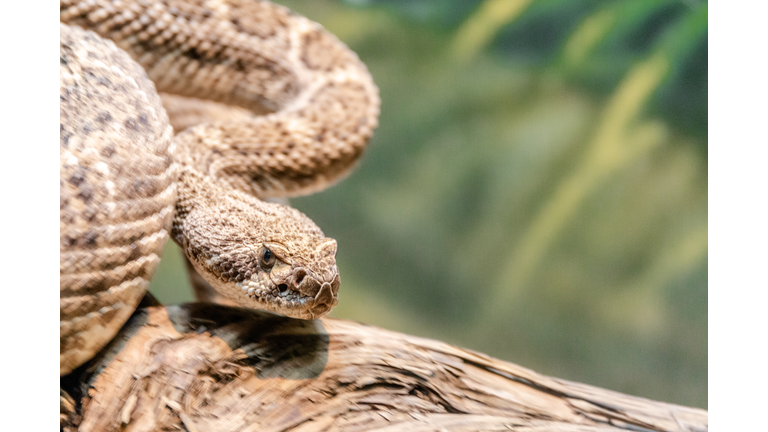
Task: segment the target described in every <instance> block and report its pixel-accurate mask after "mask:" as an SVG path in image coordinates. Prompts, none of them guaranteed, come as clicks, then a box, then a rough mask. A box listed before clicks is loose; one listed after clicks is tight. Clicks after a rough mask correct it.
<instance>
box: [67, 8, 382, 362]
mask: <svg viewBox="0 0 768 432" xmlns="http://www.w3.org/2000/svg"><path fill="white" fill-rule="evenodd" d="M60 11H61V14H60V21H61V23H62V24H61V78H60V80H61V90H60V96H61V105H60V117H61V134H60V144H61V148H60V151H61V158H60V159H61V169H60V174H61V177H60V183H61V186H60V187H61V189H60V190H61V194H60V195H61V202H60V207H61V211H60V216H61V225H60V233H61V237H60V239H61V263H60V270H61V283H60V293H61V296H60V297H61V302H60V307H61V309H60V321H61V357H60V360H61V362H60V364H61V370H60V373H61V374H62V375H63V374H66V373H68V372H70V371H71V370H72V369H74V368H75V367H77V366H79V365H80V364H82V363H83V362H85V361H86V360H88V359H89V358H90V357H92V356H93V355H94V354H95V353H96V352H97V351H98V350H100V349H101V348H102V347H103V346H104V345H105V344H106V343H107V342H108V341H109V340H110V339H112V337H114V335H115V333H116V332H117V330H118V329H119V328H120V327H121V326H122V325H123V323H124V322H125V321H126V320H127V318H128V317H129V316H130V314H131V313H132V312H133V310H134V308H135V307H136V305H137V304H138V302H139V300H140V299H141V297H142V296H143V293H144V291H145V289H146V286H147V284H148V282H149V280H150V279H151V277H152V274H153V272H154V269H155V267H156V266H157V263H158V262H159V256H160V252H161V251H162V248H163V246H164V244H165V242H166V240H167V239H168V238H169V237H171V238H173V239H174V240H175V241H176V242H177V243H178V244H179V245H180V246H181V248H182V250H183V251H184V254H185V256H186V257H187V259H188V260H189V261H190V263H191V264H192V266H193V267H194V269H195V270H196V271H197V272H198V273H199V274H200V275H202V276H203V277H204V278H205V280H206V281H207V282H208V283H210V284H211V285H212V286H213V287H214V288H215V289H216V290H217V291H218V292H219V293H221V295H222V296H224V297H226V298H228V299H230V300H233V301H234V302H236V303H238V304H240V305H242V306H246V307H253V308H260V309H266V310H270V311H274V312H278V313H282V314H285V315H288V316H292V317H297V318H307V319H311V318H317V317H320V316H322V315H324V314H325V313H327V312H328V311H329V310H330V309H331V308H332V307H333V306H334V305H335V304H336V303H337V293H338V289H339V274H338V269H337V267H336V262H335V254H336V242H335V241H334V240H333V239H330V238H326V237H325V236H324V235H323V233H322V231H321V230H320V229H319V228H318V227H317V226H316V225H315V224H314V223H313V222H312V221H311V220H310V219H309V218H308V217H306V216H305V215H304V214H302V213H300V212H299V211H297V210H295V209H292V208H290V207H287V206H283V205H279V204H274V203H269V202H265V201H262V199H266V198H270V197H281V196H295V195H299V194H305V193H310V192H313V191H317V190H320V189H323V188H325V187H327V186H328V185H329V184H330V183H332V182H334V181H336V180H338V179H339V178H340V177H342V176H343V175H345V174H346V173H347V172H348V171H349V170H350V168H351V167H352V165H353V163H354V162H355V161H356V160H357V159H358V158H359V156H360V155H361V154H362V152H363V149H364V147H365V144H366V143H367V141H368V139H369V138H370V136H371V134H372V131H373V129H374V128H375V127H376V125H377V117H378V106H379V99H378V91H377V89H376V87H375V85H374V84H373V81H372V80H371V77H370V75H369V73H368V72H367V70H366V68H365V66H364V65H363V64H362V63H361V62H360V61H359V60H358V58H357V56H356V55H355V54H354V53H352V52H351V51H350V50H349V49H348V48H346V46H344V45H343V44H342V43H341V42H339V41H338V40H337V39H336V38H335V37H333V36H332V35H330V34H329V33H327V32H325V31H324V30H323V29H322V28H321V27H320V26H319V25H317V24H315V23H313V22H311V21H309V20H307V19H306V18H303V17H301V16H297V15H294V14H292V13H290V12H289V11H288V10H287V9H285V8H283V7H280V6H276V5H273V4H271V3H268V2H262V1H253V0H207V1H206V0H186V1H181V0H165V1H158V2H149V1H142V0H122V1H120V0H95V1H94V0H83V1H77V0H61V2H60ZM78 27H82V28H85V29H89V30H92V31H93V32H91V31H84V30H82V29H80V28H78ZM102 38H105V39H109V40H105V39H102ZM132 59H133V60H132ZM157 91H160V92H166V93H169V94H171V95H162V96H159V95H158V94H157ZM172 95H178V96H181V97H189V98H196V99H182V98H179V97H175V96H172ZM199 99H204V100H206V101H211V102H206V101H202V100H199ZM163 105H165V108H164V107H163ZM233 107H235V108H233ZM255 114H264V115H261V116H256V115H255ZM171 125H173V128H172V127H171ZM186 126H191V127H189V128H185V127H186ZM174 129H175V131H176V132H177V133H178V134H177V135H176V136H174V135H173V134H174Z"/></svg>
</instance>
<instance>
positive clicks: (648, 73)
mask: <svg viewBox="0 0 768 432" xmlns="http://www.w3.org/2000/svg"><path fill="white" fill-rule="evenodd" d="M668 71H669V59H668V58H667V57H666V56H665V55H664V53H663V52H658V53H656V54H654V55H653V56H651V57H650V58H649V59H647V60H645V61H643V62H642V63H640V64H638V65H636V66H635V67H634V68H633V69H632V70H630V72H629V73H628V74H627V77H626V78H625V79H624V81H623V82H622V83H621V84H620V85H619V88H618V89H617V90H616V91H615V92H614V95H613V97H612V98H611V100H610V101H609V102H608V105H607V107H606V109H605V111H604V112H603V115H602V120H601V121H600V123H599V125H598V127H597V131H596V133H595V135H594V138H593V139H592V140H591V141H590V142H589V143H588V144H587V146H586V150H585V152H584V157H583V159H582V160H581V161H580V162H579V163H578V164H577V166H576V167H575V169H574V170H573V171H572V172H571V174H570V175H568V176H567V177H565V178H564V179H563V180H562V181H561V182H560V184H559V185H558V186H557V187H556V188H555V192H554V193H553V194H552V195H551V196H550V198H549V200H547V202H545V204H544V205H543V206H542V208H541V210H540V211H539V212H538V213H537V214H536V215H535V216H534V217H533V221H532V223H531V225H530V227H529V228H528V229H527V230H526V231H525V232H524V233H523V236H522V239H521V240H520V241H519V242H518V244H517V247H516V248H515V249H514V250H513V251H512V254H511V258H510V259H509V261H508V264H507V265H506V266H504V271H503V272H502V274H501V277H500V279H499V280H498V281H497V283H496V284H495V287H494V289H495V293H494V295H491V296H489V297H488V298H489V299H490V300H492V301H490V302H489V303H488V307H489V308H490V309H491V314H492V315H494V316H500V315H501V314H502V313H503V312H504V310H505V309H506V308H507V307H508V306H509V304H510V303H511V301H512V300H513V298H514V296H515V295H516V294H517V293H518V292H519V291H520V290H521V289H522V288H523V287H525V286H526V285H527V284H528V282H529V281H530V279H531V276H532V275H533V273H534V271H535V270H536V269H537V268H538V266H539V264H540V262H541V259H542V257H544V255H545V254H546V252H547V251H548V249H549V247H550V246H551V245H552V243H553V242H554V240H555V239H556V238H557V236H558V235H559V234H560V233H561V231H562V229H563V228H564V227H565V226H566V224H567V223H568V222H569V221H570V220H571V219H572V217H573V216H574V214H575V213H576V212H577V210H578V209H579V207H580V205H581V204H582V203H583V202H584V200H585V198H586V197H588V196H589V194H590V193H591V192H592V191H593V190H594V189H595V187H596V186H598V185H599V184H600V183H601V182H602V181H603V180H605V179H606V178H607V177H609V176H610V175H612V174H613V173H615V172H616V171H618V170H619V169H620V168H622V167H624V166H626V165H627V164H628V163H630V162H632V161H633V160H636V159H637V158H639V157H641V156H643V155H645V154H647V153H648V152H649V151H651V150H652V149H654V148H656V147H657V146H658V145H660V144H661V143H662V142H663V140H664V138H665V135H666V128H665V127H664V125H663V124H662V123H660V122H651V121H648V122H644V123H642V124H640V125H637V126H635V125H634V123H635V122H636V121H637V118H638V116H639V114H640V110H641V109H642V107H643V105H644V103H645V102H646V101H647V100H648V99H649V97H650V96H651V95H652V94H653V91H654V90H655V89H656V88H658V86H659V85H660V83H661V82H662V80H663V79H664V77H665V76H666V74H667V72H668Z"/></svg>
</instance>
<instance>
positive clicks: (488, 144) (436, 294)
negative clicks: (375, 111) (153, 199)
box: [151, 0, 707, 408]
mask: <svg viewBox="0 0 768 432" xmlns="http://www.w3.org/2000/svg"><path fill="white" fill-rule="evenodd" d="M279 3H283V4H286V5H287V6H288V7H290V8H291V9H293V10H294V11H296V12H297V13H300V14H303V15H306V16H308V17H309V18H311V19H313V20H315V21H317V22H320V23H321V24H323V25H324V26H325V27H326V28H327V29H329V30H330V31H331V32H333V33H334V34H336V35H337V36H338V37H339V38H340V39H341V40H343V41H344V42H346V43H347V44H348V45H349V46H350V47H351V48H352V49H354V50H355V51H356V52H357V53H358V54H359V56H360V58H361V59H362V60H363V61H364V62H365V63H366V64H367V65H368V68H369V69H370V70H371V73H372V74H373V76H374V79H375V81H376V83H377V84H378V85H379V87H380V90H381V98H382V113H381V118H380V127H379V129H378V130H377V132H376V134H375V136H374V139H373V141H372V142H371V144H370V147H369V150H368V151H367V154H366V155H365V157H364V158H363V160H362V162H361V163H360V166H359V167H358V169H357V170H356V171H355V172H354V173H353V174H352V175H351V176H350V177H349V178H348V179H346V180H345V181H343V182H342V183H340V184H339V185H338V186H336V187H333V188H331V189H329V190H327V191H325V192H323V193H320V194H316V195H313V196H310V197H303V198H299V199H295V200H293V204H294V205H295V206H296V207H297V208H299V209H301V210H302V211H304V212H306V213H307V214H308V215H309V216H310V217H312V218H313V219H314V220H315V222H317V223H318V225H319V226H321V227H322V228H323V230H324V231H325V233H326V234H327V235H329V236H331V237H334V238H336V239H337V240H338V242H339V252H338V256H337V259H338V263H339V268H340V271H341V273H342V290H341V300H340V304H339V306H338V307H337V308H336V309H335V310H334V312H333V313H332V316H335V317H339V318H346V319H353V320H358V321H363V322H365V323H368V324H374V325H378V326H382V327H385V328H389V329H393V330H399V331H403V332H406V333H410V334H417V335H423V336H427V337H432V338H437V339H441V340H445V341H447V342H450V343H453V344H457V345H460V346H465V347H468V348H472V349H476V350H479V351H483V352H486V353H488V354H491V355H494V356H496V357H499V358H502V359H505V360H509V361H513V362H516V363H519V364H522V365H525V366H528V367H531V368H533V369H535V370H537V371H539V372H543V373H547V374H550V375H555V376H558V377H561V378H566V379H570V380H575V381H581V382H585V383H589V384H593V385H599V386H602V387H607V388H611V389H615V390H618V391H622V392H626V393H630V394H635V395H640V396H645V397H649V398H652V399H657V400H664V401H669V402H675V403H679V404H684V405H691V406H699V407H704V408H706V406H707V156H706V148H707V4H706V2H696V1H693V0H691V1H687V2H683V1H663V0H646V1H643V2H639V1H632V0H625V1H598V0H537V1H532V0H485V1H479V0H441V1H437V0H413V1H406V0H369V1H365V0H356V1H352V0H349V1H347V2H346V3H347V4H344V3H339V2H333V1H329V0H322V1H321V0H311V1H298V0H295V1H279ZM182 269H183V266H181V261H180V257H179V252H178V248H176V247H175V245H170V246H169V248H168V251H167V253H166V256H165V257H164V259H163V262H162V264H161V268H160V270H159V272H158V275H157V277H156V279H155V280H154V281H153V285H152V288H151V289H152V290H153V291H155V292H156V294H157V295H158V297H159V298H160V299H161V300H163V301H165V302H177V301H188V300H190V299H191V292H190V291H189V288H188V287H187V286H186V277H185V276H184V274H183V270H182Z"/></svg>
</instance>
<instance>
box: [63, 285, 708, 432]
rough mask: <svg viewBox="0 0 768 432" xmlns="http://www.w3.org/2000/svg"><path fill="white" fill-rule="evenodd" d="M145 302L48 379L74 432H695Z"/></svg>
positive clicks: (703, 419)
mask: <svg viewBox="0 0 768 432" xmlns="http://www.w3.org/2000/svg"><path fill="white" fill-rule="evenodd" d="M152 304H153V303H151V300H147V299H145V303H144V306H143V307H141V308H140V309H138V310H137V311H136V313H135V314H134V315H133V316H132V317H131V319H130V320H129V322H128V323H127V324H126V325H125V327H124V328H123V330H122V331H121V332H120V334H119V335H118V337H117V338H116V339H115V340H114V341H113V342H112V343H111V345H109V346H108V347H107V348H106V349H105V350H104V351H103V352H102V353H101V354H100V356H99V357H97V358H96V359H95V360H94V361H93V362H91V363H89V364H87V365H84V366H83V367H81V368H80V369H78V370H76V371H74V372H73V373H72V374H70V375H68V376H66V377H62V378H61V388H62V394H63V395H65V396H63V397H62V419H63V420H62V421H63V423H62V425H63V429H64V430H75V429H76V428H77V427H78V426H79V430H81V431H102V430H105V431H109V430H123V429H126V430H131V431H134V432H135V431H154V430H186V431H190V432H195V431H201V432H202V431H294V432H298V431H302V432H303V431H362V430H366V431H370V430H375V431H401V430H405V431H409V432H421V431H476V430H484V431H502V430H504V431H506V430H515V431H531V432H533V431H617V430H630V431H706V430H708V413H707V412H706V411H704V410H700V409H695V408H686V407H682V406H677V405H673V404H668V403H663V402H655V401H651V400H647V399H643V398H638V397H633V396H628V395H625V394H621V393H617V392H613V391H609V390H604V389H601V388H597V387H592V386H589V385H585V384H578V383H574V382H569V381H565V380H561V379H557V378H552V377H548V376H544V375H541V374H538V373H536V372H534V371H532V370H529V369H526V368H523V367H520V366H517V365H515V364H512V363H508V362H503V361H500V360H497V359H493V358H491V357H488V356H486V355H483V354H480V353H477V352H474V351H470V350H466V349H461V348H457V347H454V346H451V345H448V344H446V343H443V342H439V341H434V340H430V339H425V338H419V337H414V336H408V335H404V334H401V333H396V332H392V331H387V330H382V329H379V328H376V327H371V326H367V325H363V324H359V323H355V322H350V321H343V320H338V319H330V318H325V319H320V320H315V321H303V320H294V319H290V318H285V317H282V316H277V315H273V314H269V313H265V312H260V311H254V310H246V309H239V308H234V307H228V306H222V305H215V304H204V303H192V304H186V305H180V306H167V307H163V306H159V305H152Z"/></svg>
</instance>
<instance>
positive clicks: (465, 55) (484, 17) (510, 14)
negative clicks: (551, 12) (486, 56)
mask: <svg viewBox="0 0 768 432" xmlns="http://www.w3.org/2000/svg"><path fill="white" fill-rule="evenodd" d="M531 3H533V0H485V1H484V2H483V3H482V4H481V5H480V7H479V8H478V9H477V11H476V12H475V13H474V14H472V15H471V16H470V17H469V18H467V20H466V21H464V24H462V26H461V27H460V28H459V30H458V32H457V34H456V36H455V38H454V39H453V43H452V45H451V55H452V56H453V58H454V59H455V60H456V61H459V62H467V61H469V60H471V59H472V58H473V57H474V56H475V55H476V54H477V53H478V52H480V51H482V50H483V49H484V48H485V47H486V46H488V45H489V44H490V43H491V42H492V41H493V38H494V37H495V36H496V35H497V34H498V32H499V30H500V29H501V27H503V26H505V25H507V24H509V23H511V22H512V21H514V20H515V19H517V18H518V17H519V16H520V15H521V14H522V13H523V12H525V10H526V9H527V8H528V6H529V5H530V4H531Z"/></svg>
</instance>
